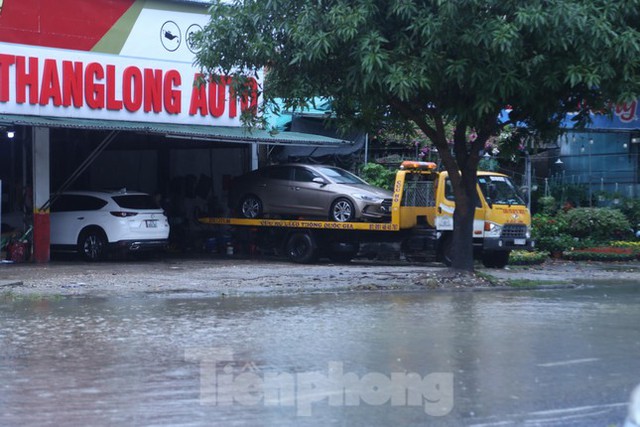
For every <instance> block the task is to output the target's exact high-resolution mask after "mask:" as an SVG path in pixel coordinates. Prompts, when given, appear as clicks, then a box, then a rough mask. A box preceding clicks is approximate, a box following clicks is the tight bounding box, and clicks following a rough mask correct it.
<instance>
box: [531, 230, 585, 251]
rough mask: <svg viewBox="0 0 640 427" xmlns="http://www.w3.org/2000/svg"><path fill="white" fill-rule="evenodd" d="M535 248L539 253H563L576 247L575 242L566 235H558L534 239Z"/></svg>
mask: <svg viewBox="0 0 640 427" xmlns="http://www.w3.org/2000/svg"><path fill="white" fill-rule="evenodd" d="M535 241H536V247H537V248H538V250H540V251H547V252H549V253H553V252H564V251H568V250H571V249H572V248H574V247H575V245H576V240H575V239H574V238H573V237H571V236H569V235H568V234H564V233H559V234H556V235H555V236H543V237H539V238H537V239H535Z"/></svg>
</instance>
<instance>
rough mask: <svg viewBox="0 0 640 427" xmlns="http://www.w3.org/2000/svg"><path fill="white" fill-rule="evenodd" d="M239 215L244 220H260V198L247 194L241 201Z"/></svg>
mask: <svg viewBox="0 0 640 427" xmlns="http://www.w3.org/2000/svg"><path fill="white" fill-rule="evenodd" d="M238 213H239V214H240V215H241V216H242V217H243V218H248V219H253V218H260V217H261V216H262V201H261V200H260V198H258V196H254V195H253V194H247V195H246V196H244V197H243V198H242V200H240V205H239V206H238Z"/></svg>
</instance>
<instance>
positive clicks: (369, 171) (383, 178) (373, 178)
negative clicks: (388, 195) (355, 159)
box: [360, 163, 396, 190]
mask: <svg viewBox="0 0 640 427" xmlns="http://www.w3.org/2000/svg"><path fill="white" fill-rule="evenodd" d="M360 176H361V177H362V179H364V180H365V181H367V182H368V183H369V184H371V185H375V186H376V187H381V188H386V189H387V190H393V184H394V180H395V177H396V173H395V171H392V170H390V169H388V168H386V167H384V166H382V165H379V164H377V163H367V164H366V165H364V166H363V167H362V169H361V170H360Z"/></svg>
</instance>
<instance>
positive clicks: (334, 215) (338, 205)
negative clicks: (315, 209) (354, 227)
mask: <svg viewBox="0 0 640 427" xmlns="http://www.w3.org/2000/svg"><path fill="white" fill-rule="evenodd" d="M355 216H356V209H355V207H354V206H353V203H351V200H349V199H345V198H340V199H338V200H336V201H335V202H333V204H332V205H331V210H330V211H329V219H330V220H331V221H336V222H348V221H353V220H354V219H355Z"/></svg>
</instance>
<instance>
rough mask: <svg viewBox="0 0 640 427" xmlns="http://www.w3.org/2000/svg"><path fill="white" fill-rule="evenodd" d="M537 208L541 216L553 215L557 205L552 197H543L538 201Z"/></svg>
mask: <svg viewBox="0 0 640 427" xmlns="http://www.w3.org/2000/svg"><path fill="white" fill-rule="evenodd" d="M538 206H539V208H540V212H541V213H542V214H543V215H555V213H556V212H557V211H558V204H557V203H556V199H555V198H554V197H553V196H544V197H540V198H539V199H538Z"/></svg>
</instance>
